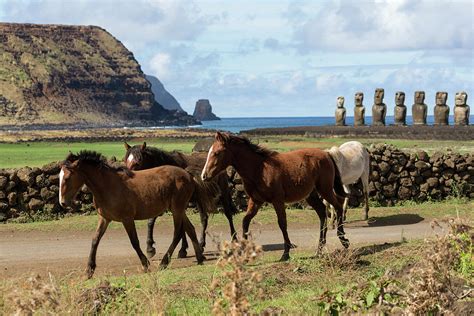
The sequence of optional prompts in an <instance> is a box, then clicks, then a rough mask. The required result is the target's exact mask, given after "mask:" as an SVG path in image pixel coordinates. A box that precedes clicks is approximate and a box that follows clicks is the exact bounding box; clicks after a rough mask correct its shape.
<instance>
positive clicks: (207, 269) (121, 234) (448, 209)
mask: <svg viewBox="0 0 474 316" xmlns="http://www.w3.org/2000/svg"><path fill="white" fill-rule="evenodd" d="M198 139H199V138H198V137H196V138H192V137H190V138H184V139H177V138H165V137H160V138H145V140H146V142H147V144H148V145H149V146H156V147H159V148H162V149H165V150H180V151H183V152H190V151H191V150H192V147H193V146H194V144H195V142H196V141H197V140H198ZM143 140H144V138H137V139H134V140H131V141H128V142H129V143H130V144H138V143H141V142H143ZM254 141H256V142H258V143H260V144H262V145H264V146H267V147H269V148H272V149H275V150H279V151H287V150H292V149H297V148H302V147H318V148H330V147H331V146H336V145H339V144H341V143H343V142H345V141H347V140H346V139H343V138H327V139H315V138H307V137H290V136H288V137H285V136H278V137H274V136H265V137H258V138H255V139H254ZM379 142H380V140H371V139H367V140H363V143H364V144H365V145H367V146H369V145H370V144H372V143H379ZM387 143H391V144H393V145H395V146H397V147H399V148H402V149H405V150H409V151H416V150H418V149H423V150H426V151H428V152H434V151H447V150H450V149H451V150H453V151H456V152H462V153H465V152H473V151H474V141H464V142H452V141H410V140H389V141H387ZM82 149H89V150H96V151H99V152H101V153H103V154H104V155H106V156H107V157H112V156H115V157H116V158H117V159H118V160H120V159H121V158H122V156H123V153H124V147H123V143H122V142H119V141H107V142H106V141H104V142H70V143H65V142H31V143H18V144H5V143H3V144H0V152H1V153H2V154H1V155H0V166H1V167H3V168H13V167H22V166H25V165H28V166H31V167H33V166H42V165H44V164H46V163H49V162H51V161H57V160H62V159H64V157H65V156H66V154H67V153H68V152H69V150H71V151H73V152H76V151H79V150H82ZM473 208H474V202H473V201H472V200H468V199H460V198H452V199H449V200H446V201H443V202H430V201H429V202H425V203H422V204H416V203H414V202H405V203H403V204H400V205H397V206H395V207H379V206H377V205H375V204H374V205H371V210H370V213H369V215H370V219H369V220H368V221H363V220H361V219H362V213H363V211H362V209H361V208H358V209H354V210H350V211H349V213H348V218H347V224H346V233H347V237H348V238H349V239H350V241H351V247H350V249H349V250H347V251H345V250H343V249H342V247H341V245H340V243H339V241H338V239H337V237H336V232H335V230H332V229H330V230H329V232H328V246H327V249H326V250H325V252H324V253H323V254H320V256H318V257H315V247H316V245H317V241H318V237H319V236H318V235H319V234H318V227H319V221H318V218H317V216H316V214H315V212H314V211H313V210H311V209H303V210H300V209H290V210H288V225H289V227H288V231H289V235H290V238H291V240H292V242H293V243H295V244H296V245H297V246H298V248H296V249H293V250H292V251H291V260H290V261H289V262H285V263H280V262H278V259H279V257H280V255H281V251H282V246H283V245H282V244H281V242H282V236H281V232H280V230H279V229H278V224H277V222H276V215H275V212H274V211H273V209H272V208H270V207H268V206H265V207H264V208H263V209H262V210H261V211H259V213H258V215H257V216H256V217H255V219H254V221H253V223H252V226H251V231H252V232H253V240H254V242H255V244H253V243H250V244H236V245H232V244H231V245H227V246H223V244H222V242H224V241H225V240H228V239H229V236H228V234H229V233H228V225H227V221H226V219H225V218H224V216H222V215H214V216H212V217H211V219H210V227H209V230H208V231H209V235H208V245H207V246H206V252H205V255H206V257H207V260H206V261H205V263H204V265H202V266H197V265H196V262H195V258H194V256H193V251H192V250H189V251H188V257H187V258H186V259H177V258H176V255H177V252H178V249H177V250H176V251H175V255H174V257H173V260H172V261H171V266H170V268H168V269H166V270H159V267H158V264H159V260H160V259H161V257H162V256H163V253H164V250H165V249H166V247H167V246H168V244H169V243H170V238H171V235H172V217H171V216H170V215H168V214H166V215H164V216H163V217H161V218H160V219H159V221H158V223H157V226H156V228H155V240H156V242H157V249H158V253H157V255H156V257H155V258H153V261H152V266H151V271H150V272H149V273H146V274H144V273H143V272H142V271H141V269H140V265H139V260H138V258H137V256H136V254H135V252H134V251H133V249H132V247H131V245H130V242H129V241H128V237H127V236H126V233H125V231H124V230H123V227H122V225H121V224H119V223H112V225H111V226H110V227H109V230H108V231H107V232H106V234H105V236H104V240H103V241H102V242H101V245H100V247H99V251H98V258H97V260H98V267H97V270H96V274H95V276H94V278H93V279H91V280H86V279H85V278H84V268H85V265H86V260H87V256H88V252H89V249H90V240H91V237H92V234H93V231H94V230H95V226H96V223H97V216H96V215H94V214H92V215H81V216H79V215H74V216H68V217H64V218H60V219H59V220H54V221H39V222H29V223H22V224H20V223H14V222H10V223H7V224H2V225H0V249H2V253H1V255H0V256H1V257H0V258H1V260H0V276H1V277H0V292H1V293H2V294H1V296H0V310H2V311H4V312H5V314H14V313H19V314H29V313H38V314H47V313H56V314H66V313H71V314H84V313H86V314H105V315H108V314H162V313H163V312H164V313H165V314H167V315H182V314H189V315H202V314H211V313H214V314H217V315H220V314H228V313H230V311H229V307H230V306H231V305H232V304H233V303H235V304H236V306H237V307H236V309H235V310H234V311H236V313H235V314H238V312H242V311H244V310H246V309H247V308H248V311H249V312H250V313H252V314H265V315H277V314H281V313H284V314H333V315H336V314H347V313H349V312H354V313H369V312H370V313H380V312H384V313H401V312H403V311H404V312H407V311H411V312H413V313H414V314H426V313H428V312H429V311H431V312H433V311H443V308H447V309H448V310H450V311H452V312H453V313H454V314H457V315H470V314H471V315H472V313H473V312H474V301H473V299H474V297H473V295H474V292H473V291H472V289H473V287H474V261H473V259H472V258H473V257H472V239H471V238H472V230H470V229H467V228H462V227H464V226H456V225H455V227H454V228H453V229H454V230H452V233H451V234H446V233H447V232H448V228H449V225H448V224H447V223H445V222H442V221H443V220H445V219H447V218H457V219H458V220H462V221H464V223H469V224H470V225H472V222H473V220H474V212H472V210H473ZM242 217H243V214H242V213H240V214H237V215H236V216H235V218H234V222H235V224H236V227H237V228H238V230H239V232H240V225H241V222H242ZM190 218H191V221H192V222H193V223H194V225H195V226H196V228H197V229H200V225H199V216H198V215H197V214H190ZM435 219H437V220H438V222H440V223H441V224H440V227H437V228H436V227H435V228H432V226H431V223H432V222H433V220H435ZM435 226H436V225H435ZM460 227H461V228H460ZM137 228H138V234H139V238H140V241H141V247H142V249H143V248H144V247H145V239H146V222H144V221H138V222H137ZM425 239H426V241H425ZM258 245H259V246H261V247H262V250H263V251H260V249H259V248H258V247H259V246H258ZM222 247H224V251H223V248H222ZM225 247H227V248H225ZM231 247H234V248H235V247H236V248H235V249H234V251H229V249H231ZM225 249H227V250H225ZM236 250H237V251H236ZM254 253H255V254H256V255H257V256H256V257H254V255H253V254H254ZM5 254H7V255H5ZM229 254H231V255H230V256H229ZM232 254H238V256H237V255H236V256H233V255H232ZM222 256H223V257H222ZM226 256H228V257H226ZM224 257H225V258H227V259H226V260H223V259H222V258H224ZM219 258H221V259H219ZM233 272H235V273H236V274H233ZM423 280H425V281H423ZM426 280H429V282H428V281H426ZM415 281H416V282H415ZM418 281H419V282H418ZM434 284H435V285H436V286H434ZM427 293H428V294H427ZM420 302H429V304H431V305H429V304H428V305H427V307H425V309H423V308H422V307H420V306H421V305H420V304H421V303H420ZM446 302H451V303H453V302H455V303H453V304H448V303H446ZM247 303H248V305H247Z"/></svg>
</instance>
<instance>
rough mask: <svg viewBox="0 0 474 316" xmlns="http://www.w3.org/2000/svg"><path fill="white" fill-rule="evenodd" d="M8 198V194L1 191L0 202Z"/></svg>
mask: <svg viewBox="0 0 474 316" xmlns="http://www.w3.org/2000/svg"><path fill="white" fill-rule="evenodd" d="M6 197H7V194H6V193H5V192H4V191H0V200H3V199H4V198H6Z"/></svg>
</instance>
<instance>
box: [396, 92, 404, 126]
mask: <svg viewBox="0 0 474 316" xmlns="http://www.w3.org/2000/svg"><path fill="white" fill-rule="evenodd" d="M393 113H394V124H395V125H399V126H401V125H407V107H406V106H405V92H402V91H397V93H395V109H394V111H393Z"/></svg>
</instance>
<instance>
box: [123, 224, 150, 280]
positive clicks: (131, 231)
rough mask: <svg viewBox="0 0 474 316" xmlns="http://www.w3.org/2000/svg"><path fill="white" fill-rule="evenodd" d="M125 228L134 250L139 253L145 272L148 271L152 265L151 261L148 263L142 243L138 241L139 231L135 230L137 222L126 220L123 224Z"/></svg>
mask: <svg viewBox="0 0 474 316" xmlns="http://www.w3.org/2000/svg"><path fill="white" fill-rule="evenodd" d="M122 224H123V227H125V230H126V231H127V234H128V238H130V242H131V243H132V247H133V249H135V251H136V252H137V255H138V257H139V258H140V261H141V263H142V266H143V271H145V272H147V271H148V266H149V265H150V261H148V259H147V257H146V256H145V255H144V254H143V252H142V250H141V249H140V241H139V240H138V235H137V229H136V228H135V221H134V220H133V219H126V220H124V221H123V222H122Z"/></svg>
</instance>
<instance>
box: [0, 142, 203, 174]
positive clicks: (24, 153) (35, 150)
mask: <svg viewBox="0 0 474 316" xmlns="http://www.w3.org/2000/svg"><path fill="white" fill-rule="evenodd" d="M131 144H135V143H131ZM147 144H148V145H150V146H155V147H158V148H161V149H164V150H181V151H183V152H191V150H192V148H193V146H194V143H193V142H191V141H172V142H171V141H167V140H162V139H160V140H156V139H151V140H147ZM83 149H87V150H95V151H98V152H100V153H102V154H103V155H105V156H106V157H111V156H115V157H116V158H117V160H121V159H122V158H123V156H124V154H125V149H124V146H123V142H96V143H85V142H78V143H76V142H74V143H59V142H44V143H43V142H39V143H19V144H0V152H1V153H2V154H1V155H0V168H19V167H24V166H29V167H41V166H43V165H45V164H47V163H50V162H52V161H60V160H64V158H65V157H66V156H67V154H68V153H69V151H72V152H74V153H75V152H78V151H80V150H83Z"/></svg>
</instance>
